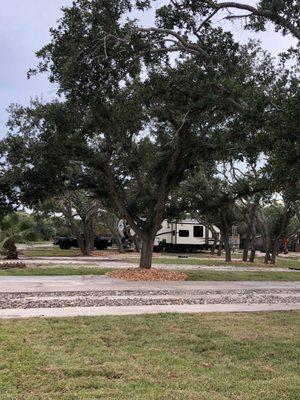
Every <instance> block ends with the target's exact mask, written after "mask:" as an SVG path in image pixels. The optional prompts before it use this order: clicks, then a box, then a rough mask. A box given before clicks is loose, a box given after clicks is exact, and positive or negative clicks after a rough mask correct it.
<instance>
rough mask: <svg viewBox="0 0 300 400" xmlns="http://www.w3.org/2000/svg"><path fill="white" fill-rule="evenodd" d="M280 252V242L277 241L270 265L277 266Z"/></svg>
mask: <svg viewBox="0 0 300 400" xmlns="http://www.w3.org/2000/svg"><path fill="white" fill-rule="evenodd" d="M278 250H279V241H278V240H276V241H275V243H274V246H273V248H272V253H271V259H270V263H271V264H273V265H275V264H276V257H277V255H278Z"/></svg>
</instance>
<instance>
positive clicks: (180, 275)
mask: <svg viewBox="0 0 300 400" xmlns="http://www.w3.org/2000/svg"><path fill="white" fill-rule="evenodd" d="M106 275H108V276H110V277H111V278H115V279H122V280H124V281H185V280H186V279H187V275H186V274H185V273H184V272H175V271H167V270H162V269H155V268H151V269H143V268H128V269H118V270H116V271H111V272H107V273H106Z"/></svg>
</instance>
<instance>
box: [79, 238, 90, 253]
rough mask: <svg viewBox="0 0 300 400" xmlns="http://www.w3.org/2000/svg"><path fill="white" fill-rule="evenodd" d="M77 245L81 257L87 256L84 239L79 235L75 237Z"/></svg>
mask: <svg viewBox="0 0 300 400" xmlns="http://www.w3.org/2000/svg"><path fill="white" fill-rule="evenodd" d="M77 241H78V245H79V248H80V251H81V254H82V255H83V256H88V255H89V254H88V253H87V249H86V246H85V243H84V239H83V237H82V236H81V235H79V236H77Z"/></svg>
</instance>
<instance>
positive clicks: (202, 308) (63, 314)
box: [0, 304, 300, 319]
mask: <svg viewBox="0 0 300 400" xmlns="http://www.w3.org/2000/svg"><path fill="white" fill-rule="evenodd" d="M295 310H299V311H300V304H206V305H175V306H172V305H154V306H120V307H68V308H37V309H36V308H28V309H3V310H0V318H4V319H13V318H15V319H16V318H22V319H23V318H70V317H97V316H105V315H115V316H122V315H143V314H161V313H179V314H185V313H186V314H195V313H228V312H229V313H233V312H269V311H295Z"/></svg>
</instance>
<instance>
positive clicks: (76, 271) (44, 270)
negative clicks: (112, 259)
mask: <svg viewBox="0 0 300 400" xmlns="http://www.w3.org/2000/svg"><path fill="white" fill-rule="evenodd" d="M109 271H112V268H101V267H99V268H86V267H56V266H53V267H28V268H11V269H4V270H1V269H0V276H55V275H105V274H106V273H107V272H109Z"/></svg>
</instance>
